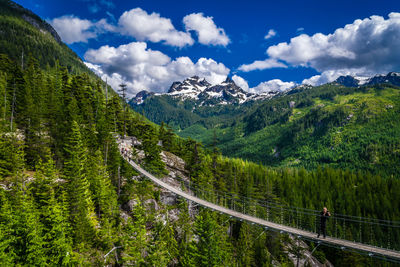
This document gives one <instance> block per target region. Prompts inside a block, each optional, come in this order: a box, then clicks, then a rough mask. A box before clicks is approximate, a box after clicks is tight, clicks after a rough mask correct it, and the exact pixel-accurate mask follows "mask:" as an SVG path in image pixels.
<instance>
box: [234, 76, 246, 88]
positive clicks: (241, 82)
mask: <svg viewBox="0 0 400 267" xmlns="http://www.w3.org/2000/svg"><path fill="white" fill-rule="evenodd" d="M232 80H233V81H234V82H235V83H236V85H237V86H239V87H240V88H242V89H243V90H245V91H248V90H249V84H248V83H247V81H246V80H245V79H243V78H242V77H240V76H238V75H233V76H232Z"/></svg>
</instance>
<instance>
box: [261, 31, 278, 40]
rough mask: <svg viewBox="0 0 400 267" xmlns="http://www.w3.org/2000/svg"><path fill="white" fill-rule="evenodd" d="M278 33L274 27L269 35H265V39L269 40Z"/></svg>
mask: <svg viewBox="0 0 400 267" xmlns="http://www.w3.org/2000/svg"><path fill="white" fill-rule="evenodd" d="M275 35H276V31H275V30H274V29H270V30H269V31H268V33H267V35H265V36H264V39H265V40H268V39H270V38H272V37H274V36H275Z"/></svg>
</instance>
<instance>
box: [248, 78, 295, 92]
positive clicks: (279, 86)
mask: <svg viewBox="0 0 400 267" xmlns="http://www.w3.org/2000/svg"><path fill="white" fill-rule="evenodd" d="M295 86H296V83H295V82H284V81H281V80H280V79H273V80H269V81H266V82H262V83H260V84H259V85H257V86H256V87H253V88H250V89H249V91H250V92H251V93H256V94H263V93H268V92H271V91H279V92H283V91H286V90H288V89H291V88H293V87H295Z"/></svg>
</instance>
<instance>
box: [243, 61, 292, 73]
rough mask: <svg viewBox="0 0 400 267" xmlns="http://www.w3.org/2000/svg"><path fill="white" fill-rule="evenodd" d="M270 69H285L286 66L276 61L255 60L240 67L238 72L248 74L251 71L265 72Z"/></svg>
mask: <svg viewBox="0 0 400 267" xmlns="http://www.w3.org/2000/svg"><path fill="white" fill-rule="evenodd" d="M272 68H287V66H286V65H285V64H284V63H282V62H279V61H277V60H276V59H271V58H267V59H265V60H256V61H254V62H253V63H250V64H243V65H240V66H239V68H238V70H241V71H244V72H249V71H253V70H265V69H272Z"/></svg>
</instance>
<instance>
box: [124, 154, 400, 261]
mask: <svg viewBox="0 0 400 267" xmlns="http://www.w3.org/2000/svg"><path fill="white" fill-rule="evenodd" d="M125 160H127V161H128V162H129V163H130V164H131V165H132V167H133V168H134V169H136V170H137V171H138V172H139V173H141V174H142V175H144V176H145V177H147V178H148V179H150V180H151V181H152V182H153V183H155V184H156V185H158V186H160V187H162V188H164V189H166V190H168V191H171V192H173V193H175V194H176V195H178V196H181V197H183V198H185V199H187V200H190V201H193V202H195V203H198V204H200V205H202V206H204V207H207V208H210V209H212V210H215V211H217V212H221V213H224V214H226V215H229V216H232V217H236V218H238V219H241V220H245V221H248V222H250V223H255V224H258V225H261V226H263V227H264V228H271V229H275V230H278V231H283V232H284V233H289V234H293V235H295V236H299V237H303V238H307V239H312V240H316V241H320V242H322V243H326V244H330V245H334V246H339V247H341V248H345V249H348V248H351V249H356V250H359V251H363V252H367V253H371V256H372V255H374V256H384V257H389V258H392V259H395V260H396V261H397V260H399V261H400V251H395V250H388V249H384V248H379V247H374V246H370V245H365V244H362V243H358V242H352V241H348V240H344V239H338V238H332V237H326V239H322V238H317V237H316V234H315V233H313V232H308V231H304V230H300V229H297V228H294V227H290V226H285V225H281V224H277V223H273V222H269V221H266V220H263V219H260V218H257V217H253V216H250V215H247V214H243V213H240V212H237V211H234V210H231V209H228V208H225V207H222V206H218V205H216V204H214V203H211V202H208V201H206V200H203V199H200V198H198V197H195V196H192V195H190V194H188V193H187V192H184V191H182V190H180V189H178V188H176V187H173V186H171V185H169V184H167V183H165V182H163V181H161V180H160V179H158V178H156V177H155V176H154V175H152V174H151V173H149V172H147V171H146V170H144V169H143V168H141V167H140V166H139V165H137V164H136V163H135V162H133V161H130V160H129V159H127V158H125Z"/></svg>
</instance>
